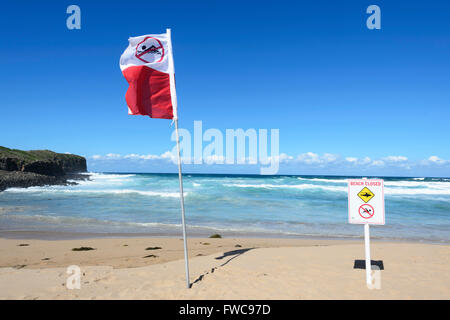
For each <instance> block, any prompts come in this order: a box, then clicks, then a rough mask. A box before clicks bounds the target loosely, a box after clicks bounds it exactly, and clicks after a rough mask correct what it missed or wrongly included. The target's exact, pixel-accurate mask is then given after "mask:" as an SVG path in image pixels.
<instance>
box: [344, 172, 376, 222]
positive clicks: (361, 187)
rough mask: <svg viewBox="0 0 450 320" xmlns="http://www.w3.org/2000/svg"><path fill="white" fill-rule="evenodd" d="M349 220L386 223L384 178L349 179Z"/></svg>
mask: <svg viewBox="0 0 450 320" xmlns="http://www.w3.org/2000/svg"><path fill="white" fill-rule="evenodd" d="M348 222H349V223H356V224H384V183H383V180H378V179H351V180H348Z"/></svg>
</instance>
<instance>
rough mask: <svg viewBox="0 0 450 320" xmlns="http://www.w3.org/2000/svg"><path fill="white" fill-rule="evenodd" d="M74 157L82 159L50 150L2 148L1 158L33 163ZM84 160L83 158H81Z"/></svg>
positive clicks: (0, 149)
mask: <svg viewBox="0 0 450 320" xmlns="http://www.w3.org/2000/svg"><path fill="white" fill-rule="evenodd" d="M73 157H80V156H77V155H74V154H64V153H56V152H53V151H50V150H30V151H23V150H18V149H9V148H6V147H2V146H0V158H16V159H19V160H22V161H24V162H25V163H30V162H33V161H46V160H68V159H70V158H72V159H73ZM80 158H82V157H80Z"/></svg>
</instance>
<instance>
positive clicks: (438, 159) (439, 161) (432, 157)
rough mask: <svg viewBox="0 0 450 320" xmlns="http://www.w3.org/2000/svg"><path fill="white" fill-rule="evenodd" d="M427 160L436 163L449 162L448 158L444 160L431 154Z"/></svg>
mask: <svg viewBox="0 0 450 320" xmlns="http://www.w3.org/2000/svg"><path fill="white" fill-rule="evenodd" d="M427 160H428V162H432V163H436V164H444V163H448V162H450V160H444V159H441V158H439V157H438V156H431V157H429V158H428V159H427Z"/></svg>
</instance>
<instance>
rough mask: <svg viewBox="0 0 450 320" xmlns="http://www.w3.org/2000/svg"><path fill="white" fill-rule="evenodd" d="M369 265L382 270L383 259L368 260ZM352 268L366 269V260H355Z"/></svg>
mask: <svg viewBox="0 0 450 320" xmlns="http://www.w3.org/2000/svg"><path fill="white" fill-rule="evenodd" d="M370 265H371V266H377V267H378V268H380V270H384V264H383V260H370ZM353 269H366V260H355V264H354V265H353Z"/></svg>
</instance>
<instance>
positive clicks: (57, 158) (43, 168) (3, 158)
mask: <svg viewBox="0 0 450 320" xmlns="http://www.w3.org/2000/svg"><path fill="white" fill-rule="evenodd" d="M0 170H5V171H24V172H35V173H40V174H46V175H63V174H66V173H71V172H85V171H86V159H85V158H83V157H81V156H78V155H74V154H65V153H56V152H53V151H50V150H30V151H23V150H17V149H9V148H6V147H2V146H0Z"/></svg>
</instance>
